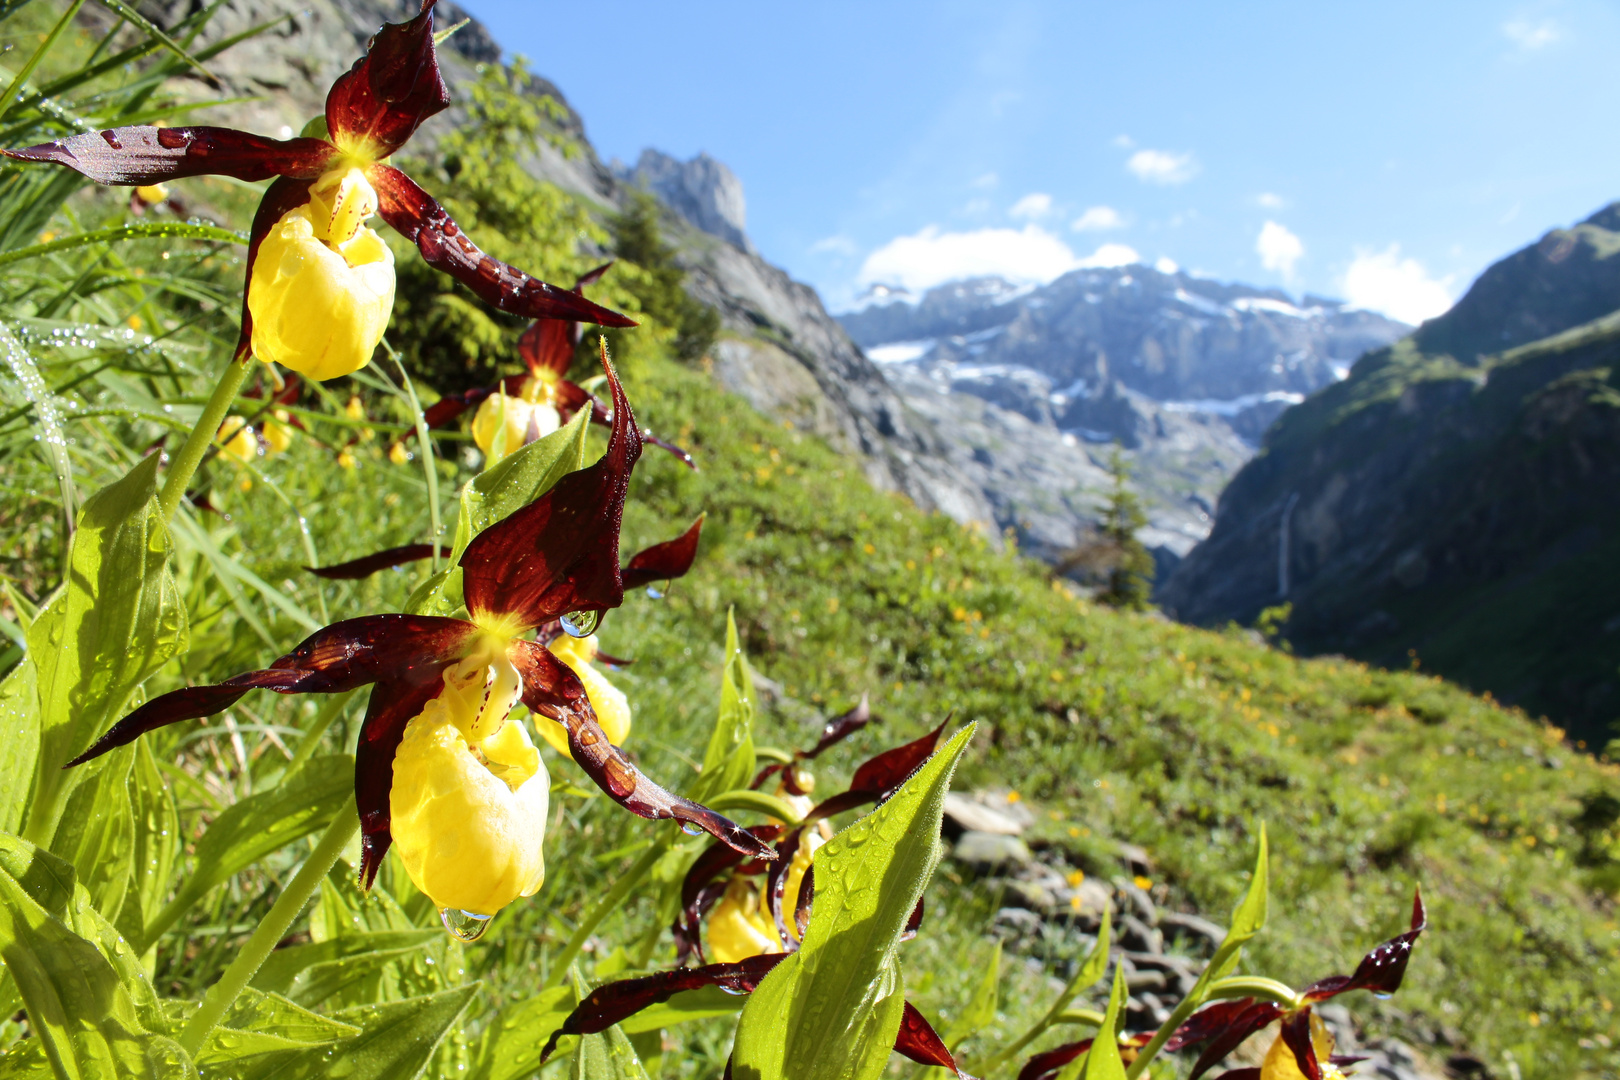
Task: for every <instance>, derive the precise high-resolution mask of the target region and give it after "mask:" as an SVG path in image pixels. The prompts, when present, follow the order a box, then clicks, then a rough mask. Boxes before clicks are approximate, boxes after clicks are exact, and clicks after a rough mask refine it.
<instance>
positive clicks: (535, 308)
mask: <svg viewBox="0 0 1620 1080" xmlns="http://www.w3.org/2000/svg"><path fill="white" fill-rule="evenodd" d="M366 175H367V176H368V177H369V178H370V180H371V183H372V186H373V187H375V188H376V190H377V198H378V202H379V206H378V210H377V212H378V213H379V214H381V215H382V219H383V220H384V221H386V222H388V224H390V225H392V226H393V227H394V228H395V229H397V230H399V233H400V234H401V235H402V236H404V237H405V238H406V239H407V240H410V241H411V242H412V243H414V244H415V245H416V247H417V250H418V251H420V252H421V253H422V258H424V259H426V260H427V263H428V265H429V266H431V267H433V268H434V269H436V270H442V271H443V272H445V273H446V274H449V275H450V276H451V277H453V278H455V279H456V280H457V281H459V282H461V283H462V284H463V285H465V286H467V287H468V288H469V289H471V290H472V291H473V292H474V293H476V294H477V295H478V297H479V299H481V300H483V301H484V302H485V303H486V304H489V305H490V306H491V307H494V308H498V309H499V310H501V311H504V312H506V313H507V314H508V315H516V316H518V317H519V318H522V319H572V320H574V321H576V322H589V323H599V324H601V325H602V326H635V325H636V323H635V321H634V320H633V319H627V318H625V317H624V316H623V315H620V314H619V313H618V312H616V311H609V310H608V309H607V308H605V307H601V306H599V305H597V304H593V303H591V302H590V301H589V300H586V299H585V298H584V297H581V296H578V295H576V294H574V293H571V292H569V291H568V290H566V289H559V288H557V286H555V285H547V284H546V283H545V282H543V281H540V280H537V279H536V278H532V277H530V276H529V275H528V274H525V273H523V271H521V270H518V269H515V268H514V267H511V266H508V265H506V264H505V263H503V262H501V261H500V260H499V259H495V258H492V257H490V256H489V255H486V254H484V253H483V252H482V251H480V250H479V248H478V245H477V244H474V243H473V242H472V240H470V239H469V238H468V237H467V234H466V233H464V232H462V231H461V226H459V225H457V224H456V223H455V222H454V221H452V220H451V219H450V215H449V214H447V213H445V211H444V207H442V206H440V205H439V204H438V203H437V202H435V201H434V199H433V196H431V195H429V194H428V193H427V192H425V191H423V190H422V189H421V188H420V187H418V186H417V184H416V181H414V180H412V179H411V178H410V177H408V176H406V175H405V174H404V173H402V172H400V171H399V170H398V169H396V168H394V167H393V166H391V165H373V166H371V168H369V169H368V170H366Z"/></svg>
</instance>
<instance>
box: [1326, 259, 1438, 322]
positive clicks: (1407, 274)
mask: <svg viewBox="0 0 1620 1080" xmlns="http://www.w3.org/2000/svg"><path fill="white" fill-rule="evenodd" d="M1454 280H1455V277H1454V275H1451V274H1448V275H1446V276H1445V277H1443V278H1439V279H1436V278H1433V277H1430V276H1429V272H1428V271H1427V270H1425V269H1424V268H1423V264H1422V263H1420V262H1418V261H1417V260H1416V259H1413V258H1410V257H1409V258H1405V259H1403V258H1401V246H1400V245H1399V244H1391V245H1389V247H1388V248H1386V249H1385V250H1383V251H1379V252H1365V251H1364V252H1360V253H1358V254H1357V255H1356V257H1355V259H1354V260H1353V261H1352V262H1351V263H1350V269H1348V270H1346V271H1345V274H1344V281H1343V282H1342V284H1341V288H1342V291H1343V292H1344V297H1345V299H1346V300H1347V301H1349V303H1350V305H1351V306H1352V307H1359V308H1366V309H1368V310H1369V311H1379V312H1382V313H1384V314H1385V315H1388V316H1389V317H1390V318H1392V319H1399V320H1400V321H1401V322H1406V323H1414V324H1415V323H1420V322H1422V321H1423V320H1424V319H1432V318H1434V317H1435V316H1436V315H1440V314H1443V313H1445V312H1446V311H1447V310H1448V309H1449V308H1450V307H1451V303H1452V288H1451V287H1452V283H1453V281H1454Z"/></svg>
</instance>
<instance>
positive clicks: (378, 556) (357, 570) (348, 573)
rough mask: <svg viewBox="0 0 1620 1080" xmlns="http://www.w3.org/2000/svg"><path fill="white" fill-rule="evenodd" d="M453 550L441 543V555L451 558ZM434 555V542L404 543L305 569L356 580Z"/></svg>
mask: <svg viewBox="0 0 1620 1080" xmlns="http://www.w3.org/2000/svg"><path fill="white" fill-rule="evenodd" d="M450 554H451V551H450V549H449V548H447V547H445V546H444V545H443V544H441V545H439V555H440V556H442V557H444V558H449V557H450ZM432 556H433V545H432V544H402V545H400V546H399V547H391V548H385V549H383V550H382V551H378V552H376V553H374V554H371V555H364V556H362V557H360V558H358V559H350V560H349V561H348V562H341V563H336V564H335V565H332V566H306V567H304V569H305V570H308V571H309V572H310V573H312V574H314V575H315V576H316V577H323V578H328V579H330V580H333V581H354V580H357V579H359V578H364V577H370V576H371V575H372V574H375V573H376V572H377V571H379V570H387V569H389V568H391V567H395V566H404V565H405V564H406V563H413V562H420V561H421V560H423V559H427V558H431V557H432Z"/></svg>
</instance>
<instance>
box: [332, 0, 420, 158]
mask: <svg viewBox="0 0 1620 1080" xmlns="http://www.w3.org/2000/svg"><path fill="white" fill-rule="evenodd" d="M433 3H434V0H423V4H422V10H421V13H420V14H418V15H417V16H416V18H414V19H412V20H411V21H410V22H404V23H385V24H384V25H383V28H382V29H381V30H379V31H377V34H376V36H375V37H373V38H372V39H371V42H370V43H369V45H368V46H367V49H366V55H364V56H362V57H361V58H360V59H359V60H356V61H355V63H354V66H353V67H352V68H350V69H349V70H348V71H346V72H344V73H343V74H342V75H340V76H338V80H337V82H335V83H333V84H332V89H331V90H329V91H327V93H326V126H327V129H328V131H329V132H330V133H331V136H332V139H333V141H334V142H339V143H340V145H343V146H344V147H345V148H346V149H351V150H355V151H357V152H365V153H367V154H368V156H370V157H372V158H373V159H380V158H385V157H388V156H389V155H390V154H392V153H393V152H394V151H396V150H398V149H399V148H400V147H401V146H403V145H405V142H406V140H408V139H409V138H410V137H411V136H412V135H413V134H414V133H415V132H416V129H417V128H418V127H420V126H421V125H422V121H424V120H426V119H427V118H428V117H430V116H433V115H434V114H435V113H439V112H443V111H444V109H445V108H446V107H447V106H448V105H449V104H450V90H449V88H448V87H446V86H445V85H444V77H443V76H442V75H440V74H439V59H438V56H437V54H436V53H435V52H434V48H433Z"/></svg>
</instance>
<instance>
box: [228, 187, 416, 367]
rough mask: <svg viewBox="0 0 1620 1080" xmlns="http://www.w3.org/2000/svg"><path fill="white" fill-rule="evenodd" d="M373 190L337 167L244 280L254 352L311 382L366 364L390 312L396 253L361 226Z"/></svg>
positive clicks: (285, 220) (266, 245)
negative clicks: (251, 317)
mask: <svg viewBox="0 0 1620 1080" xmlns="http://www.w3.org/2000/svg"><path fill="white" fill-rule="evenodd" d="M376 212H377V193H376V192H375V191H374V190H372V187H371V185H370V184H369V183H368V182H367V181H366V178H365V174H364V173H362V172H361V171H360V170H359V169H357V168H348V169H344V168H341V167H339V168H337V169H333V170H331V171H330V172H328V173H326V174H325V175H324V176H322V177H321V178H320V179H319V180H317V181H316V182H315V185H314V186H313V187H312V188H311V189H310V201H309V202H307V203H305V204H304V205H303V206H299V207H296V208H294V209H292V210H289V211H287V212H286V213H285V214H283V215H282V216H281V219H280V220H279V221H278V222H277V223H276V225H275V227H274V228H272V229H271V230H270V232H269V234H268V235H267V236H266V237H265V238H264V242H263V243H262V244H261V245H260V247H259V251H258V256H257V258H256V259H255V260H254V263H253V277H252V279H251V281H250V282H249V283H248V308H249V310H250V311H252V313H253V354H254V355H255V356H257V357H258V358H259V359H260V360H264V361H266V362H272V361H273V362H275V363H278V364H281V365H282V366H283V367H287V368H291V369H292V370H293V371H296V372H299V373H300V374H302V375H305V376H307V377H309V378H311V379H314V380H316V381H317V382H320V381H324V380H326V379H335V378H337V377H338V376H340V375H348V374H350V373H351V372H354V371H357V370H359V369H360V368H363V367H365V366H366V364H367V363H369V362H370V360H371V354H372V352H373V351H374V350H375V349H376V348H377V343H378V342H380V341H381V340H382V336H383V331H384V330H386V329H387V327H388V316H389V314H390V313H391V312H392V311H393V308H394V254H393V252H391V251H389V250H388V245H387V244H385V243H383V239H382V237H381V236H378V235H377V233H376V231H375V230H373V229H369V228H367V227H366V226H365V224H364V223H365V221H366V219H367V218H369V217H371V215H373V214H375V213H376Z"/></svg>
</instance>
